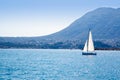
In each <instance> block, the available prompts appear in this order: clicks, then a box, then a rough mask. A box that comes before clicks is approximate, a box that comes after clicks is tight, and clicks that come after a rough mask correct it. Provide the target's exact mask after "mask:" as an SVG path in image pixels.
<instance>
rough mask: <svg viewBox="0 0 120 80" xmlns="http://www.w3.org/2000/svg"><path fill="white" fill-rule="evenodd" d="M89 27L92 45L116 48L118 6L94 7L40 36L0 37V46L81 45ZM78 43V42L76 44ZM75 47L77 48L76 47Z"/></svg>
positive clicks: (119, 27) (118, 42) (119, 31)
mask: <svg viewBox="0 0 120 80" xmlns="http://www.w3.org/2000/svg"><path fill="white" fill-rule="evenodd" d="M89 29H91V31H92V33H93V39H94V41H95V43H96V45H95V46H96V47H97V48H98V49H99V48H102V47H103V48H114V47H115V48H120V36H119V34H120V8H117V9H114V8H106V7H102V8H98V9H95V10H93V11H90V12H88V13H86V14H85V15H83V16H82V17H81V18H79V19H77V20H75V21H74V22H73V23H72V24H70V25H69V26H68V27H67V28H65V29H63V30H61V31H59V32H56V33H54V34H51V35H47V36H40V37H0V48H2V47H4V48H6V47H7V48H9V47H10V48H11V46H12V47H20V48H21V47H22V48H23V47H25V48H26V47H27V48H28V47H29V48H33V46H34V48H51V47H52V48H58V47H59V48H82V47H81V46H83V44H84V41H85V40H86V38H87V35H88V30H89ZM78 44H79V45H78ZM76 46H77V47H76Z"/></svg>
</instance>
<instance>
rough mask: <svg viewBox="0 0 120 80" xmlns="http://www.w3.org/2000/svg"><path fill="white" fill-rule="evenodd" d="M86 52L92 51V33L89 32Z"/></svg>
mask: <svg viewBox="0 0 120 80" xmlns="http://www.w3.org/2000/svg"><path fill="white" fill-rule="evenodd" d="M88 51H94V44H93V40H92V33H91V31H89V38H88Z"/></svg>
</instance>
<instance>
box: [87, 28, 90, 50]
mask: <svg viewBox="0 0 120 80" xmlns="http://www.w3.org/2000/svg"><path fill="white" fill-rule="evenodd" d="M89 34H90V28H89V31H88V39H87V52H88V49H89V47H88V46H89Z"/></svg>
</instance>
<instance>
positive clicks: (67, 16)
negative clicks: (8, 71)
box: [0, 0, 120, 37]
mask: <svg viewBox="0 0 120 80" xmlns="http://www.w3.org/2000/svg"><path fill="white" fill-rule="evenodd" d="M99 7H112V8H120V0H0V36H1V37H22V36H23V37H29V36H44V35H48V34H52V33H55V32H58V31H60V30H62V29H64V28H66V27H68V26H69V25H70V24H71V23H72V22H73V21H75V20H76V19H78V18H80V17H81V16H83V15H84V14H85V13H87V12H89V11H91V10H94V9H96V8H99Z"/></svg>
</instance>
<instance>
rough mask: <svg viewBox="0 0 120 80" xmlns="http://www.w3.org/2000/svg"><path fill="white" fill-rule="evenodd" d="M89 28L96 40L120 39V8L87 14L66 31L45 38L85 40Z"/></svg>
mask: <svg viewBox="0 0 120 80" xmlns="http://www.w3.org/2000/svg"><path fill="white" fill-rule="evenodd" d="M89 28H90V29H91V30H92V33H93V37H94V39H120V36H119V34H120V8H118V9H114V8H98V9H96V10H93V11H91V12H88V13H86V14H85V15H84V16H82V17H81V18H79V19H77V20H76V21H74V22H73V23H72V24H71V25H70V26H68V27H67V28H66V29H64V30H62V31H60V32H57V33H54V34H51V35H48V36H45V37H44V38H51V39H62V40H63V39H65V40H73V39H80V40H83V39H86V36H87V34H88V29H89Z"/></svg>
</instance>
